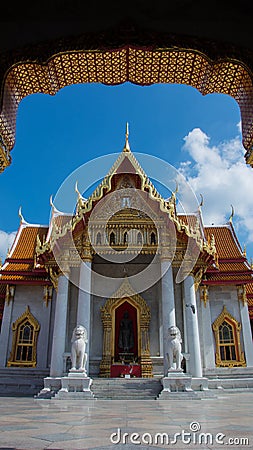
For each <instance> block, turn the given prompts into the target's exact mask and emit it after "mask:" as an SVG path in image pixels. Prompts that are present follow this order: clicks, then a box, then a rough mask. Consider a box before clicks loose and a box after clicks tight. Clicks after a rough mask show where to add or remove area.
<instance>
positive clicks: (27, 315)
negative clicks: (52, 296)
mask: <svg viewBox="0 0 253 450" xmlns="http://www.w3.org/2000/svg"><path fill="white" fill-rule="evenodd" d="M39 329H40V325H39V323H38V321H37V320H36V319H35V317H34V316H33V315H32V314H31V312H30V310H29V306H27V308H26V311H25V312H24V314H22V316H20V317H19V318H18V319H17V320H16V322H14V323H13V324H12V331H13V337H12V350H11V354H10V358H9V360H8V363H7V366H8V367H10V366H26V367H36V363H37V355H36V353H37V338H38V333H39Z"/></svg>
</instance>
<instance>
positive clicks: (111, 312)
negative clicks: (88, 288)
mask: <svg viewBox="0 0 253 450" xmlns="http://www.w3.org/2000/svg"><path fill="white" fill-rule="evenodd" d="M125 301H127V302H128V303H130V304H131V305H132V306H134V308H136V310H137V330H138V333H137V334H138V355H139V357H140V365H141V374H142V377H143V378H150V377H152V376H153V366H152V361H151V357H150V344H149V342H150V341H149V323H150V309H149V307H148V305H147V303H146V302H145V300H144V299H143V298H142V297H141V295H139V294H136V292H135V291H134V290H133V288H132V286H131V285H130V283H129V281H128V279H127V277H126V278H125V280H124V281H123V283H122V285H121V286H120V287H119V289H118V290H117V291H116V292H115V293H114V294H113V296H112V297H111V298H109V299H108V300H107V301H106V303H105V305H104V306H103V307H102V308H101V316H102V323H103V328H104V333H103V356H102V361H101V364H100V376H101V377H110V371H111V364H112V362H113V357H114V338H115V325H114V323H115V320H114V319H115V311H116V309H117V308H118V307H119V306H120V305H121V304H122V303H124V302H125Z"/></svg>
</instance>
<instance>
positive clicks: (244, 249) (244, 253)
mask: <svg viewBox="0 0 253 450" xmlns="http://www.w3.org/2000/svg"><path fill="white" fill-rule="evenodd" d="M243 256H244V258H246V257H247V252H246V244H244V247H243Z"/></svg>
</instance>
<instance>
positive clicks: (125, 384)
mask: <svg viewBox="0 0 253 450" xmlns="http://www.w3.org/2000/svg"><path fill="white" fill-rule="evenodd" d="M91 390H92V392H93V393H94V397H95V398H97V399H108V400H109V399H114V400H153V399H156V398H157V397H158V395H159V393H160V392H161V390H162V385H161V381H160V379H153V378H129V379H128V378H127V379H126V378H109V379H108V378H107V379H106V378H95V379H93V383H92V386H91Z"/></svg>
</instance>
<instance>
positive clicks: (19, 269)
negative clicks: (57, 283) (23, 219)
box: [0, 223, 48, 286]
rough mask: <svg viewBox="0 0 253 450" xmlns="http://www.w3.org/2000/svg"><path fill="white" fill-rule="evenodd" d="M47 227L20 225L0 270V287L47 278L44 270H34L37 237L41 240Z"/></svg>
mask: <svg viewBox="0 0 253 450" xmlns="http://www.w3.org/2000/svg"><path fill="white" fill-rule="evenodd" d="M47 230H48V227H42V226H39V225H29V224H26V223H21V224H20V227H19V230H18V232H17V235H16V237H15V239H14V242H13V244H12V247H11V249H10V252H9V255H8V257H7V258H6V261H5V263H4V265H3V266H2V268H1V270H0V286H1V282H2V286H3V285H4V284H7V283H8V282H9V283H15V281H16V282H20V281H43V280H45V279H46V278H47V272H46V270H45V269H43V268H42V269H41V268H40V269H36V268H34V255H35V247H36V242H37V236H39V237H40V239H43V236H45V235H46V233H47Z"/></svg>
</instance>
